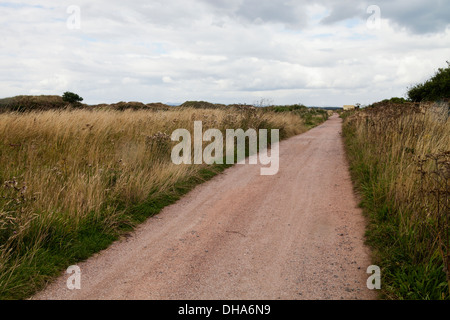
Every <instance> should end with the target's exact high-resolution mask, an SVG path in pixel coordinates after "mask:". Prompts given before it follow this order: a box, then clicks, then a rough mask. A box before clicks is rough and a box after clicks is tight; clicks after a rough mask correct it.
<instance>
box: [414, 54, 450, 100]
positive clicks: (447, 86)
mask: <svg viewBox="0 0 450 320" xmlns="http://www.w3.org/2000/svg"><path fill="white" fill-rule="evenodd" d="M407 94H408V98H409V99H410V100H411V101H414V102H420V101H439V100H443V99H448V98H450V63H449V62H448V61H447V68H439V69H438V71H437V72H436V74H435V75H434V76H433V77H431V78H430V79H429V80H427V81H425V82H424V83H419V84H416V85H415V86H412V87H411V88H409V90H408V93H407Z"/></svg>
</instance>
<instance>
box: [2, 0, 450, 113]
mask: <svg viewBox="0 0 450 320" xmlns="http://www.w3.org/2000/svg"><path fill="white" fill-rule="evenodd" d="M380 3H381V4H380V8H381V15H382V18H383V23H382V27H381V29H376V30H370V29H368V28H367V26H366V21H365V19H367V17H368V16H369V15H368V14H367V13H366V9H367V5H368V4H366V3H365V2H360V1H349V2H346V4H345V5H343V4H342V2H339V3H338V2H335V1H331V0H321V1H315V2H313V1H309V0H302V1H273V0H270V1H269V0H266V1H254V0H232V1H224V0H220V1H219V0H216V1H214V2H213V1H206V0H197V1H177V0H164V1H162V0H159V1H155V0H153V1H144V0H135V1H127V2H124V1H118V0H113V1H95V2H93V1H86V0H80V1H78V4H77V5H78V6H79V7H80V18H81V29H74V30H70V29H68V28H67V25H66V20H67V19H68V17H69V14H68V13H67V11H66V10H67V7H68V6H70V5H72V4H73V3H72V1H65V0H64V1H58V2H57V4H56V3H55V2H53V1H52V2H51V1H32V0H29V1H23V2H22V3H21V4H20V5H17V4H12V3H8V2H6V3H1V4H0V10H1V12H2V14H0V26H1V30H2V31H1V33H0V37H1V38H0V43H1V46H2V47H1V50H0V70H1V72H0V96H13V95H17V94H58V95H60V94H62V92H64V91H67V90H70V91H74V92H76V93H78V94H80V95H81V96H83V98H84V100H85V102H86V103H99V102H117V101H125V100H126V101H143V102H153V101H163V102H164V101H170V102H174V101H178V102H183V101H185V100H194V99H201V100H209V101H212V102H222V103H235V102H246V103H253V102H254V101H255V100H257V99H260V98H270V99H272V100H273V101H274V102H275V103H279V104H283V103H298V102H302V103H305V104H309V105H341V104H346V103H356V102H360V103H370V102H373V101H377V100H380V99H384V98H390V97H391V96H402V95H403V94H404V93H405V91H406V88H407V86H409V85H411V84H414V83H416V82H419V81H423V80H424V79H426V78H427V77H429V76H430V75H432V74H433V72H434V70H435V69H437V68H438V67H442V66H444V65H445V60H448V43H450V29H449V28H448V23H447V24H446V23H445V22H444V21H445V19H443V18H442V17H443V14H442V12H445V11H446V10H448V9H446V8H448V7H447V4H446V3H445V4H444V3H443V2H440V3H441V6H442V8H439V6H438V7H436V6H431V5H430V6H428V7H427V6H422V5H420V3H419V2H416V1H413V2H411V1H409V2H408V1H390V2H386V1H380ZM396 10H397V11H396ZM406 14H409V15H410V16H409V19H406V17H405V15H406ZM447 16H448V15H447ZM415 17H417V18H418V19H415ZM433 19H436V21H437V23H436V25H433V24H431V21H433Z"/></svg>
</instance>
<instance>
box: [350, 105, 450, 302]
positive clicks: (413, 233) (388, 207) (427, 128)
mask: <svg viewBox="0 0 450 320" xmlns="http://www.w3.org/2000/svg"><path fill="white" fill-rule="evenodd" d="M449 115H450V113H449V108H448V105H447V104H427V105H425V104H421V105H419V104H410V103H407V104H397V105H394V104H389V103H388V104H381V105H375V106H373V107H370V108H366V109H364V110H361V111H360V112H356V113H354V114H353V115H351V116H349V117H348V118H347V119H346V122H345V123H346V124H345V132H346V137H347V142H348V145H349V148H350V152H349V154H350V160H351V163H352V166H353V167H352V169H353V173H354V174H355V176H356V180H357V181H358V182H359V184H360V186H359V187H360V190H361V192H362V193H363V197H364V202H365V205H366V207H368V208H369V211H371V212H372V213H373V215H374V216H373V221H374V224H373V228H372V229H373V230H372V231H373V232H372V240H373V239H375V241H373V242H374V243H375V244H376V245H377V244H378V245H380V243H381V245H380V247H383V246H384V247H385V248H381V249H380V250H381V251H385V253H386V252H387V253H388V254H387V255H386V256H385V259H384V260H383V263H384V264H385V265H384V266H381V267H385V270H387V271H386V272H391V273H392V274H391V276H392V277H391V279H390V280H388V281H393V282H392V283H391V284H388V285H387V286H386V287H388V286H389V285H391V286H399V287H398V288H395V289H393V290H392V291H391V293H392V292H395V293H394V294H392V297H397V298H398V297H401V298H407V297H408V295H409V296H414V297H416V298H430V297H431V295H432V294H435V293H436V292H442V286H443V284H442V283H437V284H434V283H433V281H434V280H436V279H437V277H438V276H437V275H438V274H439V272H442V271H444V272H445V273H446V274H447V282H448V287H449V288H450V277H449V269H450V264H449V259H450V256H449V255H450V250H449V219H450V211H449V199H450V194H449V193H450V120H449ZM374 230H375V231H374ZM377 242H378V243H377ZM397 249H398V250H397ZM386 257H389V258H386ZM438 257H440V258H438ZM436 261H437V262H436ZM439 261H440V262H439ZM440 264H441V266H442V268H441V267H439V268H440V269H439V270H440V271H439V270H438V269H435V266H436V265H440ZM411 265H417V266H419V265H421V266H424V267H423V270H422V269H421V271H420V272H419V271H417V270H413V268H412V267H411ZM402 268H403V269H402ZM399 270H401V271H399ZM431 270H438V271H436V274H434V275H433V276H430V274H431V272H432V271H431ZM396 272H398V274H395V273H396ZM415 272H416V273H417V274H415ZM441 274H442V273H441ZM401 277H404V279H403V280H399V279H400V278H401ZM427 277H429V278H427ZM395 281H398V282H397V283H394V282H395ZM415 282H417V283H418V284H419V285H416V283H415ZM433 285H436V286H440V288H433ZM402 286H403V287H402ZM414 291H416V292H414ZM445 291H446V290H444V292H445ZM445 296H446V297H447V298H448V297H449V294H448V292H447V294H445ZM435 297H436V296H435Z"/></svg>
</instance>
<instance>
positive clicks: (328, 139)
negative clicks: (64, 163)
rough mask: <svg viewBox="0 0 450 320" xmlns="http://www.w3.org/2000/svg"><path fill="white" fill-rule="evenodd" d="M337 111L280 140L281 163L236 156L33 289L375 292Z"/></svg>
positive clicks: (92, 294) (304, 294)
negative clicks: (76, 272)
mask: <svg viewBox="0 0 450 320" xmlns="http://www.w3.org/2000/svg"><path fill="white" fill-rule="evenodd" d="M341 127H342V123H341V119H340V118H338V117H337V116H333V117H332V118H331V119H330V120H328V121H327V122H325V123H324V124H322V125H320V126H318V127H316V128H314V129H312V130H310V131H308V132H307V133H304V134H302V135H299V136H295V137H292V138H290V139H288V140H285V141H282V142H281V143H280V170H279V172H278V174H277V175H274V176H261V175H260V170H259V169H260V168H259V166H257V165H235V166H234V167H232V168H229V169H227V170H226V171H225V172H224V173H223V174H221V175H219V176H216V177H215V178H214V179H212V180H210V181H208V182H206V183H204V184H202V185H200V186H198V187H196V188H195V189H194V190H193V191H192V192H190V193H189V194H188V195H186V196H185V197H184V198H183V199H181V200H180V201H178V202H177V203H175V204H173V205H171V206H169V207H167V208H165V209H164V210H163V211H162V212H161V213H160V214H159V215H158V216H156V217H153V218H150V219H148V221H147V222H145V223H144V224H142V225H141V226H139V227H138V228H137V230H136V231H135V232H134V233H133V234H132V236H131V237H128V238H126V239H123V240H121V241H117V242H116V243H114V244H113V245H112V246H111V247H110V248H108V249H107V250H105V251H103V252H101V253H100V254H97V255H95V256H94V257H92V258H90V259H89V260H87V261H85V262H83V263H80V264H79V265H78V266H79V267H80V268H81V289H80V290H68V289H67V286H66V280H67V278H68V277H69V275H67V274H65V273H64V274H63V275H62V276H61V277H60V278H59V279H57V280H56V281H55V282H53V283H52V284H50V285H49V286H48V287H47V288H46V289H45V290H44V291H42V292H40V293H38V294H37V295H36V296H34V297H33V299H224V300H225V299H237V300H241V299H242V300H245V299H286V300H293V299H374V298H375V297H376V293H375V292H373V291H370V290H368V289H367V287H366V280H367V278H368V276H369V275H368V274H366V270H367V267H368V266H369V265H371V263H370V257H369V255H370V251H369V250H368V248H366V247H365V246H364V244H363V240H364V229H365V221H364V218H363V216H362V214H361V211H360V209H358V208H357V200H356V198H355V196H354V193H353V189H352V183H351V180H350V176H349V172H348V166H347V163H346V160H345V154H344V149H343V144H342V139H341V136H340V131H341Z"/></svg>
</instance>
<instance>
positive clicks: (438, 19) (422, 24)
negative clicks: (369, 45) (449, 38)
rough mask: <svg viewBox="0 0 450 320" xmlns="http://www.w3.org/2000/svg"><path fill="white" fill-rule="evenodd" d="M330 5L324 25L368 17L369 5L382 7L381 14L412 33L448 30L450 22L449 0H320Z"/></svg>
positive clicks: (383, 17)
mask: <svg viewBox="0 0 450 320" xmlns="http://www.w3.org/2000/svg"><path fill="white" fill-rule="evenodd" d="M320 3H321V4H322V5H324V6H325V7H327V8H329V9H330V14H329V15H328V16H327V17H325V18H324V19H322V21H321V22H322V23H323V24H325V25H329V24H333V23H337V22H341V21H344V20H347V19H352V18H359V19H361V20H365V19H367V18H368V17H369V16H370V15H371V13H367V11H366V10H367V8H368V7H369V6H370V5H377V6H379V7H380V11H381V18H382V19H388V20H389V21H390V22H391V24H393V25H394V26H396V27H397V28H405V29H407V30H408V31H409V32H411V33H415V34H427V33H441V32H445V30H446V28H447V27H448V26H449V25H450V18H449V17H450V1H444V0H429V1H422V0H397V1H389V0H378V1H367V0H365V1H357V0H353V1H346V2H345V3H344V2H342V1H339V3H338V2H336V1H332V0H323V1H320Z"/></svg>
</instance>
